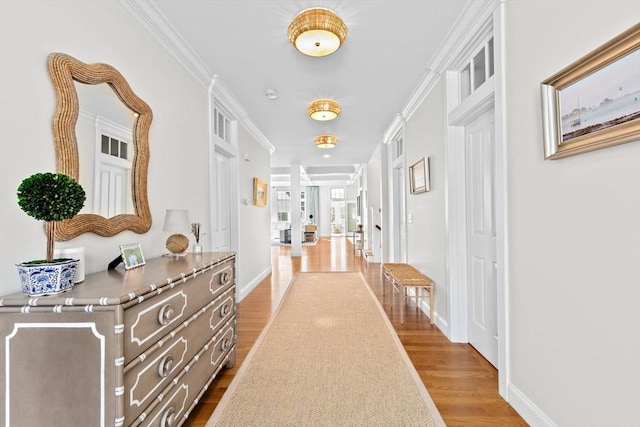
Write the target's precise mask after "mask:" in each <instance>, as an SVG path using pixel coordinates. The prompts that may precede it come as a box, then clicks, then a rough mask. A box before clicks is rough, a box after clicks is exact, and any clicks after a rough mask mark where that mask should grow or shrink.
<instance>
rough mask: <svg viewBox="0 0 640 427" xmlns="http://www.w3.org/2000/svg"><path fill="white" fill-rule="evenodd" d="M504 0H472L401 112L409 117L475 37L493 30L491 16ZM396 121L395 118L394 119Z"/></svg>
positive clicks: (406, 117)
mask: <svg viewBox="0 0 640 427" xmlns="http://www.w3.org/2000/svg"><path fill="white" fill-rule="evenodd" d="M504 1H505V0H487V1H469V2H468V3H467V5H466V6H465V8H464V10H463V11H462V13H461V14H460V17H459V18H458V20H457V21H456V23H455V24H454V25H453V27H452V28H451V30H449V32H448V33H447V35H446V36H445V38H444V40H445V41H444V43H442V44H441V45H440V47H439V48H438V50H437V51H436V53H435V55H434V56H433V59H432V60H431V62H430V64H429V66H428V67H427V69H426V71H425V72H424V74H423V75H422V78H421V79H420V82H419V83H418V85H417V87H416V89H415V90H414V91H413V93H412V95H411V96H410V97H409V100H408V101H407V103H406V104H405V106H404V108H403V109H402V112H401V115H402V116H403V117H404V118H405V120H407V121H408V120H409V119H410V118H411V116H412V115H413V113H414V112H415V111H416V110H417V109H418V107H419V106H420V104H421V103H422V101H424V99H425V98H426V96H427V95H428V94H429V92H431V89H433V87H434V86H435V85H436V83H437V82H438V81H439V80H440V76H441V75H442V74H443V73H444V72H445V71H447V70H448V69H449V68H451V67H452V66H455V65H456V61H460V57H461V56H464V55H463V54H464V53H465V52H466V50H467V49H469V46H470V45H474V44H475V43H473V40H474V39H476V38H479V37H482V36H484V35H485V34H487V33H488V32H489V31H491V29H492V25H491V18H492V16H493V12H494V10H495V9H496V8H497V7H498V6H499V5H500V3H503V2H504ZM394 120H395V119H394Z"/></svg>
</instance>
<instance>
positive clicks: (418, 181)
mask: <svg viewBox="0 0 640 427" xmlns="http://www.w3.org/2000/svg"><path fill="white" fill-rule="evenodd" d="M409 190H410V191H411V194H419V193H424V192H426V191H430V190H431V186H430V183H429V158H428V157H423V158H421V159H420V160H418V161H417V162H415V163H414V164H412V165H411V166H409Z"/></svg>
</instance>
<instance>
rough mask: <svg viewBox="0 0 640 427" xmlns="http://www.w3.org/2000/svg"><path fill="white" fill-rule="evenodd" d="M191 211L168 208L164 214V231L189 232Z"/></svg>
mask: <svg viewBox="0 0 640 427" xmlns="http://www.w3.org/2000/svg"><path fill="white" fill-rule="evenodd" d="M190 228H191V225H190V224H189V211H187V210H186V209H167V212H166V213H165V215H164V226H163V227H162V230H163V231H168V232H171V233H180V232H187V233H188V232H189V230H190Z"/></svg>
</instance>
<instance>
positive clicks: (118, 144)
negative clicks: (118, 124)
mask: <svg viewBox="0 0 640 427" xmlns="http://www.w3.org/2000/svg"><path fill="white" fill-rule="evenodd" d="M128 147H129V144H128V143H127V142H126V141H119V140H118V139H116V138H113V137H109V136H108V135H102V136H101V149H100V152H101V153H102V154H107V155H109V156H114V157H118V158H121V159H124V160H128V159H129V157H128V152H129V149H128Z"/></svg>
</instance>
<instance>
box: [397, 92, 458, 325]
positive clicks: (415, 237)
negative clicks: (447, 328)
mask: <svg viewBox="0 0 640 427" xmlns="http://www.w3.org/2000/svg"><path fill="white" fill-rule="evenodd" d="M443 105H444V89H443V84H442V80H440V82H438V83H437V84H436V85H435V86H434V87H433V89H432V90H431V91H430V92H429V94H428V95H427V97H426V98H425V100H424V101H423V102H422V104H421V105H420V107H418V109H416V111H415V112H414V113H413V115H412V116H411V118H410V119H409V121H407V123H406V125H405V159H406V163H407V168H408V167H409V166H410V165H412V164H413V163H415V162H417V161H418V160H419V159H421V158H422V157H428V158H429V165H430V182H431V191H429V192H426V193H421V194H410V192H409V188H408V185H407V194H406V198H407V217H409V216H411V218H412V220H411V222H409V221H407V262H408V263H409V264H411V265H413V266H414V267H416V268H417V269H418V270H420V271H422V272H423V273H424V274H426V275H428V276H429V277H430V278H431V279H432V280H433V281H434V282H435V284H436V291H435V294H436V295H437V297H436V313H437V314H438V317H439V318H441V319H442V320H443V321H444V322H448V319H449V310H448V303H447V301H448V296H447V295H448V293H449V290H448V286H447V283H446V271H445V267H446V266H445V254H446V248H445V204H444V202H445V179H444V176H445V162H444V151H445V150H444V141H445V134H444V126H443V123H444V120H445V118H444V113H443ZM408 182H409V177H408V176H407V183H408Z"/></svg>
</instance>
